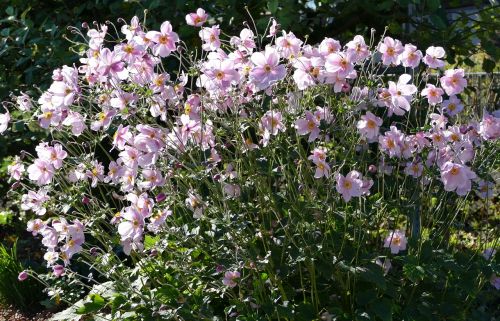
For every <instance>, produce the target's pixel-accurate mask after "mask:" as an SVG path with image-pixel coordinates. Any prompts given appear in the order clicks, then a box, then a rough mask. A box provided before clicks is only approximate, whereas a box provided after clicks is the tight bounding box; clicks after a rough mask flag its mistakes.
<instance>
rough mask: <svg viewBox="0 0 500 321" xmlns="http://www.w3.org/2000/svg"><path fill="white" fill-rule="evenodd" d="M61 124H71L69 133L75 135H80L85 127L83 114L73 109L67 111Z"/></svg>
mask: <svg viewBox="0 0 500 321" xmlns="http://www.w3.org/2000/svg"><path fill="white" fill-rule="evenodd" d="M62 124H63V125H64V126H71V133H72V134H73V135H75V136H80V135H81V134H82V133H83V131H84V130H85V129H86V128H87V126H86V125H85V118H84V116H82V115H81V114H79V113H77V112H74V111H70V112H69V113H68V116H67V117H66V118H65V119H64V120H63V123H62Z"/></svg>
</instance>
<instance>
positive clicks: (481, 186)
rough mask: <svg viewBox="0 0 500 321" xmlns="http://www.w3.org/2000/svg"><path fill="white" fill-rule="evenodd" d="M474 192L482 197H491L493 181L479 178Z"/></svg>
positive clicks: (493, 187)
mask: <svg viewBox="0 0 500 321" xmlns="http://www.w3.org/2000/svg"><path fill="white" fill-rule="evenodd" d="M477 185H478V186H477V187H478V189H477V190H476V194H477V195H478V196H479V197H480V198H482V199H488V198H489V199H491V198H492V197H493V194H494V191H495V183H493V182H488V181H485V180H480V181H479V182H478V184H477Z"/></svg>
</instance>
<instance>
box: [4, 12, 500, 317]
mask: <svg viewBox="0 0 500 321" xmlns="http://www.w3.org/2000/svg"><path fill="white" fill-rule="evenodd" d="M207 18H208V16H207V14H206V13H205V11H204V10H203V9H198V10H197V11H196V12H193V13H190V14H188V15H187V16H186V18H185V19H186V23H187V25H189V26H191V28H193V29H194V30H196V31H197V32H198V35H199V37H200V39H201V42H202V45H201V47H189V46H187V45H186V44H185V43H184V42H183V41H182V40H181V39H180V38H179V36H178V34H177V33H176V32H175V30H173V28H172V25H171V24H170V22H168V21H165V22H163V23H162V24H161V27H160V28H159V30H147V29H146V25H145V24H144V22H141V21H140V20H139V19H138V18H137V17H133V18H132V19H131V20H130V21H127V22H125V21H120V23H119V24H118V25H114V24H112V23H106V24H98V23H95V24H93V25H89V24H83V25H82V27H81V28H80V29H76V28H75V29H73V32H74V33H75V34H79V35H80V36H81V39H80V42H75V43H74V44H73V45H74V48H78V49H79V52H80V60H79V63H78V64H77V65H73V66H68V65H64V66H62V67H61V68H58V69H56V70H54V72H53V74H52V79H53V83H52V84H51V86H50V87H49V89H48V90H46V91H43V92H41V93H40V95H39V96H37V97H30V96H28V95H26V94H23V95H21V96H18V97H16V99H15V100H14V101H13V102H6V103H5V104H4V107H5V108H6V110H7V112H5V113H3V114H1V115H0V132H5V131H7V129H9V128H12V127H13V126H15V127H19V126H20V127H23V126H35V127H38V128H41V129H43V130H45V131H46V132H47V135H48V138H47V139H45V140H43V141H41V142H40V143H39V144H38V145H37V147H36V148H35V151H34V152H31V153H30V152H23V153H21V155H19V156H18V157H16V158H15V159H14V161H13V162H12V163H11V164H10V165H9V166H8V172H9V174H10V176H11V181H12V182H13V185H12V190H11V192H9V198H10V199H12V200H17V203H18V204H19V207H20V210H21V211H23V212H24V213H23V214H24V215H26V217H27V218H28V219H29V221H28V223H27V230H28V231H29V232H31V233H32V234H33V236H34V237H36V238H39V239H40V240H41V243H42V244H43V246H44V248H45V249H46V252H45V255H44V259H45V262H46V265H47V267H48V268H49V269H50V271H51V273H50V275H51V278H49V277H48V276H47V275H42V274H39V273H36V272H35V271H32V270H27V271H23V272H22V273H21V274H19V276H18V277H19V279H20V280H21V282H23V281H24V280H25V279H26V278H36V279H39V280H40V281H41V282H43V284H45V286H46V287H47V290H48V291H50V292H49V294H50V296H51V297H52V298H53V299H54V300H55V301H63V302H64V301H66V302H67V303H69V304H74V305H73V306H72V307H71V308H70V309H68V310H67V311H65V312H63V313H62V314H60V315H59V316H56V317H55V318H59V319H62V320H63V319H79V318H85V317H87V316H88V315H90V316H92V317H101V318H107V319H119V320H124V319H125V320H136V319H139V320H142V319H144V320H159V319H176V320H193V319H201V320H222V319H231V320H263V319H264V320H265V319H269V320H314V319H323V320H429V319H436V320H470V319H474V320H476V319H477V320H491V318H494V317H495V313H496V306H495V304H496V303H495V302H496V300H498V291H497V290H498V288H500V279H499V277H497V273H499V271H498V259H497V256H496V255H495V253H496V251H495V248H497V247H498V230H497V227H496V225H495V224H497V223H498V214H496V213H498V208H497V207H496V206H497V205H496V204H497V203H496V202H495V198H494V197H495V191H494V190H495V177H494V174H495V173H496V172H497V171H498V167H499V166H498V165H499V161H500V159H499V158H498V138H499V137H500V115H499V112H498V111H495V110H494V107H495V106H481V108H477V107H473V106H466V105H464V104H463V103H462V100H461V95H463V93H464V90H467V79H466V78H465V74H464V70H463V69H460V68H450V69H446V68H444V67H445V63H444V60H443V59H444V58H445V55H446V52H445V51H444V49H443V48H442V47H440V46H439V44H435V45H434V46H430V47H428V48H425V50H424V49H420V50H419V49H418V48H417V46H415V45H413V44H411V43H405V44H403V43H402V42H401V41H399V40H397V39H393V38H392V37H390V35H386V34H384V35H383V36H382V38H381V39H378V38H377V37H375V35H374V32H372V34H367V35H356V36H355V37H353V39H351V40H350V41H348V42H346V43H345V44H341V43H340V42H339V41H337V40H335V39H333V38H325V39H323V40H322V41H321V42H320V43H318V44H308V43H307V42H306V39H299V38H297V37H296V36H295V35H294V34H293V33H292V32H287V31H286V30H281V29H280V26H279V22H278V21H276V20H274V19H272V20H270V21H269V23H268V25H267V27H266V28H265V30H259V29H258V28H256V26H255V25H254V24H253V23H252V21H250V23H248V24H246V25H244V26H242V29H241V31H240V32H239V34H238V35H236V36H230V35H226V34H224V32H223V30H221V29H220V28H219V27H218V25H215V24H212V25H210V26H207V25H208V23H207ZM332 36H334V35H332ZM485 101H488V99H486V100H485ZM474 197H478V198H480V199H481V201H480V202H479V203H476V206H480V207H481V212H482V213H484V219H483V220H482V221H481V222H479V223H477V224H476V225H475V226H473V227H471V224H472V223H473V222H471V220H470V217H469V214H470V213H471V209H470V206H471V205H470V202H469V201H470V200H471V198H474ZM477 204H479V205H477ZM81 288H85V289H87V290H88V291H90V294H89V295H88V296H87V297H85V298H84V299H83V300H81V301H78V302H76V303H75V301H77V298H78V295H75V293H79V292H80V290H81ZM75 289H76V290H75Z"/></svg>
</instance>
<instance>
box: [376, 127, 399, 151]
mask: <svg viewBox="0 0 500 321" xmlns="http://www.w3.org/2000/svg"><path fill="white" fill-rule="evenodd" d="M403 142H404V135H403V133H401V131H399V130H398V129H397V127H396V126H391V130H390V131H386V132H385V133H384V135H383V136H382V135H380V136H379V139H378V143H379V145H380V149H381V150H382V151H383V152H385V153H386V154H388V155H389V157H401V154H402V147H403Z"/></svg>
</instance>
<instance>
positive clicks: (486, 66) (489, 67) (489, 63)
mask: <svg viewBox="0 0 500 321" xmlns="http://www.w3.org/2000/svg"><path fill="white" fill-rule="evenodd" d="M495 66H496V63H495V62H494V61H493V60H490V59H487V58H485V59H484V60H483V70H484V71H486V72H493V70H494V69H495Z"/></svg>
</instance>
